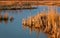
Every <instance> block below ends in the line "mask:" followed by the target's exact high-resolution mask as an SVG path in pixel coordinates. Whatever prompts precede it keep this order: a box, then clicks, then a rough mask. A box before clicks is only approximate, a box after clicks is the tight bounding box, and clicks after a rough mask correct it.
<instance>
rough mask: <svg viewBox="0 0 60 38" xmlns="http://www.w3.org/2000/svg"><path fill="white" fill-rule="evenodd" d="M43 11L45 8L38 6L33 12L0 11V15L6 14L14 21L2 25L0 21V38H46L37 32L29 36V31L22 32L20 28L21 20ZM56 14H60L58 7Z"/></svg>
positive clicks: (2, 22)
mask: <svg viewBox="0 0 60 38" xmlns="http://www.w3.org/2000/svg"><path fill="white" fill-rule="evenodd" d="M44 9H45V11H44V12H47V10H48V9H47V7H46V6H40V7H38V9H33V10H3V11H0V14H2V15H4V14H5V13H6V12H7V13H8V15H9V17H10V16H13V17H14V21H13V22H10V21H9V20H8V23H7V24H6V23H4V21H1V23H0V38H37V37H38V38H47V36H46V34H44V33H42V32H41V33H39V36H38V34H37V32H32V34H30V31H29V29H26V30H24V29H23V27H22V19H23V18H28V17H30V16H33V15H36V14H37V13H39V12H42V11H43V10H44ZM57 12H60V8H59V7H58V9H57Z"/></svg>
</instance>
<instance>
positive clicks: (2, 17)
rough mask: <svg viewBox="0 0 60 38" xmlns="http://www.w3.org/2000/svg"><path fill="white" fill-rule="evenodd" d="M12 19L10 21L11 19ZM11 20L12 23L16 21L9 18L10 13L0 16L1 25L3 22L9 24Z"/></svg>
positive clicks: (11, 17)
mask: <svg viewBox="0 0 60 38" xmlns="http://www.w3.org/2000/svg"><path fill="white" fill-rule="evenodd" d="M9 18H10V19H9ZM9 20H10V22H12V21H13V20H14V18H13V16H10V17H9V16H8V13H5V14H4V15H1V14H0V23H2V21H4V23H6V24H7V23H8V21H9Z"/></svg>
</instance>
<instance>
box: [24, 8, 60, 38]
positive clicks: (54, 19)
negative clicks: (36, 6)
mask: <svg viewBox="0 0 60 38" xmlns="http://www.w3.org/2000/svg"><path fill="white" fill-rule="evenodd" d="M49 12H50V13H47V14H46V13H40V14H37V15H36V16H32V17H30V18H28V19H27V20H23V26H27V27H29V28H30V31H32V30H33V31H39V32H40V31H42V32H44V33H46V34H47V35H48V38H60V31H59V30H58V29H60V15H59V14H58V13H56V12H55V11H54V10H52V9H51V10H50V11H49Z"/></svg>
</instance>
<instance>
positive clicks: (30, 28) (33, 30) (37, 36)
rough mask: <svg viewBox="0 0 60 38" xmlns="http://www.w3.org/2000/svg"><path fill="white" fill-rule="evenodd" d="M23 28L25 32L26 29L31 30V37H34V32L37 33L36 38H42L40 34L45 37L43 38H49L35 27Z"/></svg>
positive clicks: (26, 26)
mask: <svg viewBox="0 0 60 38" xmlns="http://www.w3.org/2000/svg"><path fill="white" fill-rule="evenodd" d="M22 27H23V30H26V29H29V31H30V35H32V32H36V38H40V33H42V34H43V36H41V38H42V37H43V38H44V36H45V38H47V35H46V34H45V33H43V32H41V31H40V28H35V27H32V26H28V25H22Z"/></svg>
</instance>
